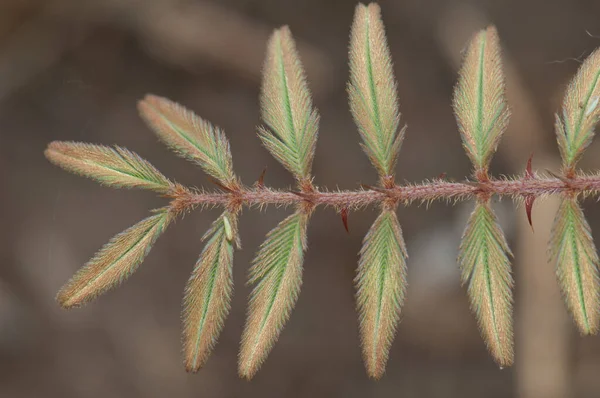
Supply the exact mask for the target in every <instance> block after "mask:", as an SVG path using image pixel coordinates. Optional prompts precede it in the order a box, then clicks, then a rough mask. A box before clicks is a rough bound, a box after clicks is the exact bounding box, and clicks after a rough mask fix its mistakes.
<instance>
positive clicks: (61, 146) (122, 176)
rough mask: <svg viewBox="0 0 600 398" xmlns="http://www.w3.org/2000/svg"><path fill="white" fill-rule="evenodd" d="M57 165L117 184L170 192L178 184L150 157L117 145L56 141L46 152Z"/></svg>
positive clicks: (47, 156)
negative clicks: (152, 162) (147, 157)
mask: <svg viewBox="0 0 600 398" xmlns="http://www.w3.org/2000/svg"><path fill="white" fill-rule="evenodd" d="M44 154H45V155H46V158H48V160H50V161H51V162H52V163H54V164H55V165H57V166H59V167H62V168H63V169H65V170H67V171H70V172H72V173H75V174H79V175H81V176H84V177H88V178H92V179H94V180H96V181H98V182H100V183H101V184H104V185H108V186H112V187H117V188H143V189H150V190H153V191H157V192H161V193H167V192H169V191H170V190H171V189H172V188H173V187H174V186H173V183H171V182H170V181H169V180H168V179H167V177H165V176H164V175H162V174H161V173H160V172H159V171H158V170H157V169H156V168H155V167H154V166H152V165H151V164H150V163H149V162H148V161H146V160H144V159H142V158H141V157H139V156H138V155H136V154H135V153H133V152H130V151H128V150H127V149H124V148H120V147H118V146H115V147H114V148H112V147H108V146H103V145H92V144H84V143H79V142H65V141H54V142H52V143H50V145H48V148H47V149H46V151H45V152H44Z"/></svg>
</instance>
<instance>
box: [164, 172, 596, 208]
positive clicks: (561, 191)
mask: <svg viewBox="0 0 600 398" xmlns="http://www.w3.org/2000/svg"><path fill="white" fill-rule="evenodd" d="M598 192H600V175H579V176H575V177H573V178H569V179H567V178H558V177H540V178H530V177H525V176H523V177H517V178H490V179H489V180H488V181H485V182H477V181H469V180H466V181H462V182H451V181H446V180H440V179H434V180H429V181H424V182H422V183H419V184H406V185H395V186H394V187H393V188H389V189H386V188H379V187H368V186H364V187H363V188H361V189H358V190H355V191H349V190H343V191H322V190H319V189H318V188H316V187H315V188H314V190H313V191H312V192H299V191H291V190H276V189H271V188H267V187H263V188H245V187H244V188H240V189H239V190H236V191H231V192H223V191H217V192H198V191H192V190H186V191H183V192H182V191H181V190H179V191H178V194H177V196H176V197H175V198H174V202H176V203H177V206H183V207H185V208H190V207H195V206H198V205H202V206H205V205H206V206H232V205H234V204H236V205H239V204H243V205H245V206H250V207H252V206H260V207H262V206H266V205H276V206H289V205H295V204H302V203H304V202H308V203H312V204H313V205H314V206H333V207H336V208H347V209H358V208H362V207H365V206H370V205H378V204H381V203H383V202H384V201H385V200H388V199H393V200H396V201H398V202H403V203H405V204H410V203H411V202H413V201H421V202H431V201H435V200H448V201H449V200H454V201H463V200H472V199H476V198H479V197H482V198H485V197H489V196H499V197H503V196H508V197H510V198H512V199H515V200H521V199H524V198H525V197H528V196H529V197H531V196H533V197H536V198H543V197H546V196H549V195H565V194H567V195H572V196H577V195H584V196H589V195H595V194H597V193H598Z"/></svg>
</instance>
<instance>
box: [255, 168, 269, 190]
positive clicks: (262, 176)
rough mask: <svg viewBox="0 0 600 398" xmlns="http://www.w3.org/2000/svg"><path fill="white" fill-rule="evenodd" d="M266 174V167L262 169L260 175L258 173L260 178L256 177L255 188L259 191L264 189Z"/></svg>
mask: <svg viewBox="0 0 600 398" xmlns="http://www.w3.org/2000/svg"><path fill="white" fill-rule="evenodd" d="M266 172H267V166H265V168H264V169H263V171H262V173H260V177H258V181H257V182H256V186H257V187H258V188H259V189H263V188H264V187H265V174H266Z"/></svg>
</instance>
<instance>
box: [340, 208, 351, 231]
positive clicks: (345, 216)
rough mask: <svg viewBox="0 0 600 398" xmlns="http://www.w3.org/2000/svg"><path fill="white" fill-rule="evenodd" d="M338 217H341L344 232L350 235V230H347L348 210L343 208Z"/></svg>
mask: <svg viewBox="0 0 600 398" xmlns="http://www.w3.org/2000/svg"><path fill="white" fill-rule="evenodd" d="M340 215H341V216H342V222H343V223H344V228H346V232H347V233H350V230H349V229H348V208H347V207H344V208H343V209H342V210H341V211H340Z"/></svg>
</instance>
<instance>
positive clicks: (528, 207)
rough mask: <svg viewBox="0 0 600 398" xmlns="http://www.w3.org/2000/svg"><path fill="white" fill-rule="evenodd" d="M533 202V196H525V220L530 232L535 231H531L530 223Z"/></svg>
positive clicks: (531, 223) (531, 225)
mask: <svg viewBox="0 0 600 398" xmlns="http://www.w3.org/2000/svg"><path fill="white" fill-rule="evenodd" d="M533 202H535V196H534V195H527V196H525V212H526V213H527V220H528V221H529V226H530V227H531V232H535V230H534V229H533V222H532V221H531V210H532V209H533Z"/></svg>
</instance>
